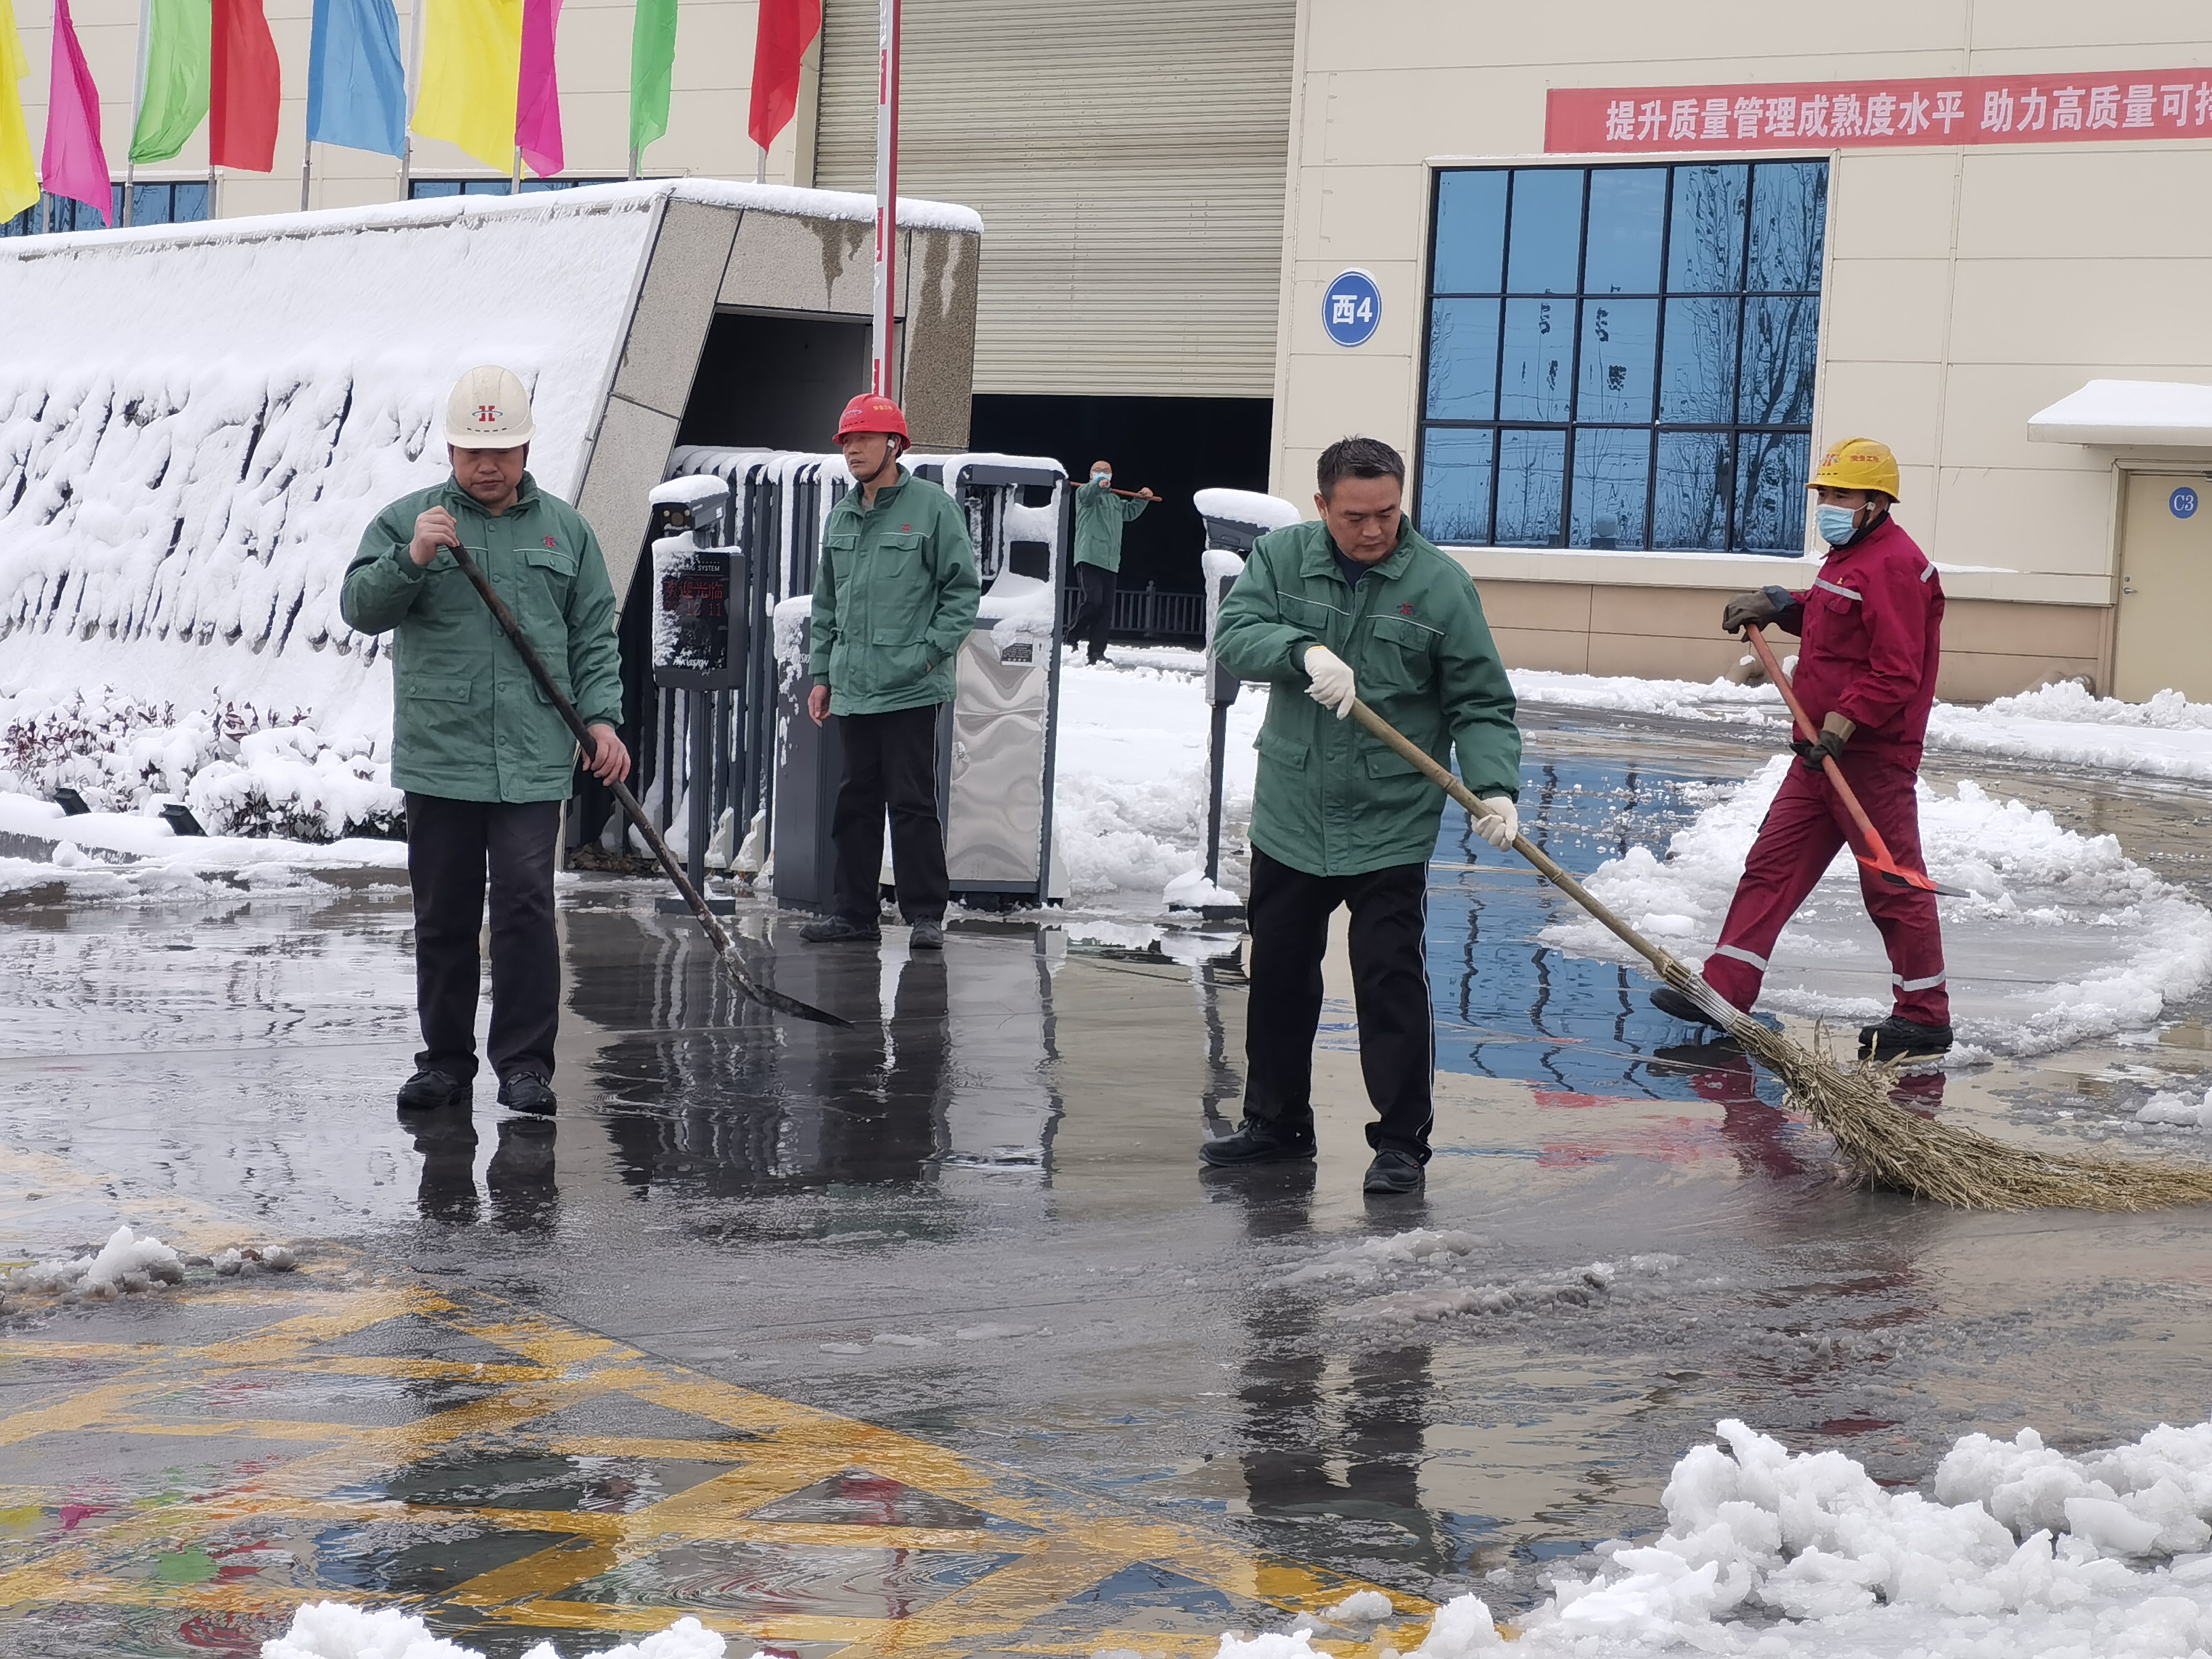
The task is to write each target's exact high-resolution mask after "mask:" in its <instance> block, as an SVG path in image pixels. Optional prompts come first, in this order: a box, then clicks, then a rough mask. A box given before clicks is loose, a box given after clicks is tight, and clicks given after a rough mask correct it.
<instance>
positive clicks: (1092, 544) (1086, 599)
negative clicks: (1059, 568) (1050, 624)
mask: <svg viewBox="0 0 2212 1659" xmlns="http://www.w3.org/2000/svg"><path fill="white" fill-rule="evenodd" d="M1113 486H1114V463H1113V462H1111V461H1093V462H1091V482H1090V483H1087V484H1085V485H1084V486H1083V487H1082V488H1081V489H1078V490H1077V491H1076V492H1075V579H1076V580H1077V581H1079V582H1080V583H1081V584H1082V585H1083V604H1082V606H1081V608H1080V609H1079V610H1078V611H1076V613H1075V623H1074V625H1073V627H1071V628H1070V629H1068V630H1067V633H1068V638H1069V640H1070V641H1071V642H1074V641H1089V642H1090V647H1091V650H1090V655H1089V657H1088V659H1087V660H1089V661H1091V662H1103V661H1105V659H1106V636H1107V635H1109V634H1110V633H1112V632H1113V631H1114V589H1115V586H1116V584H1118V583H1119V581H1120V580H1121V526H1123V525H1125V524H1127V523H1128V522H1129V520H1132V519H1133V518H1135V517H1136V516H1137V515H1138V514H1139V513H1142V512H1143V511H1144V510H1145V509H1146V507H1150V506H1151V505H1152V503H1153V502H1154V501H1157V500H1158V499H1159V498H1158V496H1156V495H1153V494H1152V488H1151V486H1149V485H1147V486H1146V488H1144V489H1140V490H1139V491H1138V492H1137V493H1136V494H1135V495H1121V494H1119V493H1117V492H1116V491H1115V489H1114V487H1113Z"/></svg>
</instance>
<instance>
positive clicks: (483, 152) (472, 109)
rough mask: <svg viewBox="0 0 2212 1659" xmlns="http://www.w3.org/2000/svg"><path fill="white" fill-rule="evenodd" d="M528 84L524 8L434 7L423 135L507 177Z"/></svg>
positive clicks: (509, 4)
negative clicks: (520, 96)
mask: <svg viewBox="0 0 2212 1659" xmlns="http://www.w3.org/2000/svg"><path fill="white" fill-rule="evenodd" d="M6 3H7V0H0V5H4V4H6ZM521 79H522V0H428V10H427V11H426V12H425V13H424V14H423V35H422V92H421V94H419V95H418V96H417V97H416V100H415V121H414V127H415V131H417V132H419V133H421V134H422V136H423V137H425V138H449V139H451V140H452V141H453V143H457V144H459V146H460V147H461V148H462V149H465V150H466V151H468V153H469V154H470V155H473V156H475V157H476V158H477V161H482V162H483V164H484V165H485V166H486V167H495V168H496V169H497V170H498V171H500V172H501V173H505V172H507V170H508V168H509V167H512V166H513V161H514V102H515V88H517V86H519V85H520V82H521Z"/></svg>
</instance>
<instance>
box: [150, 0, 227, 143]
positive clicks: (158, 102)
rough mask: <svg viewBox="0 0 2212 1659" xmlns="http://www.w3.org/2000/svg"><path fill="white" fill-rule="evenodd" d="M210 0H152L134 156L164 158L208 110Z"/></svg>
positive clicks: (205, 115) (189, 132) (185, 138)
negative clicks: (150, 23)
mask: <svg viewBox="0 0 2212 1659" xmlns="http://www.w3.org/2000/svg"><path fill="white" fill-rule="evenodd" d="M212 15H213V13H212V11H211V9H210V5H209V0H153V30H152V33H150V34H149V37H148V39H147V41H146V97H145V100H144V101H143V103H141V104H140V105H139V106H138V125H137V128H136V129H135V130H133V131H132V132H131V160H132V161H167V160H168V159H169V158H170V157H171V156H173V155H175V154H176V153H177V152H178V151H179V150H180V149H183V148H184V147H185V140H187V139H189V138H190V137H191V136H192V133H193V131H194V130H195V129H197V127H198V125H199V124H200V123H201V122H202V121H204V120H205V119H206V118H207V112H208V52H209V32H210V19H211V17H212Z"/></svg>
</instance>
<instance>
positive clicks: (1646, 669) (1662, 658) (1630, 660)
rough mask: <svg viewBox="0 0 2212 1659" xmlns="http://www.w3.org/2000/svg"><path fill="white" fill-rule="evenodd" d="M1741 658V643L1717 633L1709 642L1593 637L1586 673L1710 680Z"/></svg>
mask: <svg viewBox="0 0 2212 1659" xmlns="http://www.w3.org/2000/svg"><path fill="white" fill-rule="evenodd" d="M1742 657H1743V642H1742V641H1741V640H1732V639H1729V637H1728V636H1727V635H1723V634H1719V633H1718V632H1717V630H1716V635H1715V637H1714V638H1712V639H1711V640H1691V639H1677V638H1669V637H1667V636H1665V635H1651V634H1640V633H1639V634H1592V635H1590V636H1589V670H1588V671H1589V672H1590V673H1593V674H1607V675H1612V674H1622V675H1628V676H1632V677H1633V678H1637V679H1646V680H1712V679H1718V678H1720V677H1721V676H1722V675H1723V674H1726V673H1728V672H1729V671H1730V670H1731V669H1733V668H1735V666H1736V665H1737V664H1738V662H1739V661H1741V659H1742Z"/></svg>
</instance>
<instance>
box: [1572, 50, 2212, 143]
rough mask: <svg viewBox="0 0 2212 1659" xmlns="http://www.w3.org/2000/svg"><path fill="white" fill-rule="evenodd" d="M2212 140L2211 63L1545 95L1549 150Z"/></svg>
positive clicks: (1589, 90) (1581, 90) (1583, 90)
mask: <svg viewBox="0 0 2212 1659" xmlns="http://www.w3.org/2000/svg"><path fill="white" fill-rule="evenodd" d="M2176 133H2184V134H2187V135H2190V136H2191V137H2212V70H2142V71H2138V72H2136V74H2133V75H2128V76H2118V77H2112V78H2107V77H2106V76H1972V77H1963V78H1960V79H1954V80H1927V81H1892V82H1867V83H1857V84H1855V83H1852V82H1826V83H1819V82H1816V83H1810V84H1802V85H1796V86H1775V87H1677V88H1658V87H1652V88H1595V87H1593V88H1559V89H1555V90H1553V92H1552V93H1550V94H1548V102H1547V110H1546V121H1545V143H1544V148H1545V149H1547V151H1549V152H1551V153H1553V154H1555V155H1568V154H1573V155H1588V154H1591V153H1593V152H1599V153H1602V152H1605V151H1609V150H1611V151H1632V150H1683V149H1771V148H1779V147H1784V146H1789V147H1801V146H1802V145H1804V144H1806V143H1819V144H1823V145H1827V146H1833V147H1849V148H1855V147H1859V146H1881V145H1889V144H2002V143H2069V142H2076V141H2088V140H2102V139H2142V138H2153V137H2170V136H2172V135H2173V134H2176Z"/></svg>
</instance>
